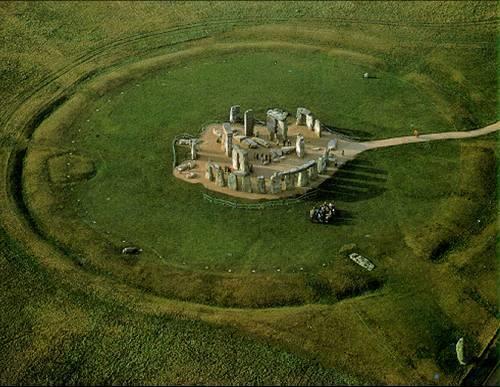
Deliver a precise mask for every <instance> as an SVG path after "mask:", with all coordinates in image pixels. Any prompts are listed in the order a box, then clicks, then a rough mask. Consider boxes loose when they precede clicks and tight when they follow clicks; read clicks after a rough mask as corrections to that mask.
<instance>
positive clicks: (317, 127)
mask: <svg viewBox="0 0 500 387" xmlns="http://www.w3.org/2000/svg"><path fill="white" fill-rule="evenodd" d="M314 134H315V135H316V137H321V122H320V121H319V120H318V119H316V120H314Z"/></svg>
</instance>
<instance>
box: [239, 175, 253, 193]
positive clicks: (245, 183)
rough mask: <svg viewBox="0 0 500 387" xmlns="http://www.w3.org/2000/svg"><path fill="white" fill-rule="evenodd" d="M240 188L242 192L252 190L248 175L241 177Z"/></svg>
mask: <svg viewBox="0 0 500 387" xmlns="http://www.w3.org/2000/svg"><path fill="white" fill-rule="evenodd" d="M241 190H242V191H244V192H252V179H251V178H250V176H249V175H245V176H243V177H242V178H241Z"/></svg>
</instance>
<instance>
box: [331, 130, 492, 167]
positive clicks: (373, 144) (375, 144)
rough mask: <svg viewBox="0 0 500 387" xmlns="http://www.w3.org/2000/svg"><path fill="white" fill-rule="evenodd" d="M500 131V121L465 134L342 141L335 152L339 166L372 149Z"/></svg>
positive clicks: (462, 137)
mask: <svg viewBox="0 0 500 387" xmlns="http://www.w3.org/2000/svg"><path fill="white" fill-rule="evenodd" d="M499 130H500V121H497V122H495V123H494V124H491V125H488V126H485V127H484V128H481V129H475V130H469V131H466V132H465V131H464V132H442V133H431V134H422V135H419V136H403V137H393V138H387V139H383V140H374V141H365V142H354V141H347V140H341V139H340V140H339V146H338V150H337V151H336V152H335V156H337V158H338V162H339V164H343V163H345V162H346V161H349V160H352V159H354V158H355V157H356V156H357V155H359V154H360V153H362V152H364V151H367V150H370V149H377V148H386V147H390V146H396V145H404V144H414V143H419V142H428V141H436V140H459V139H465V138H472V137H479V136H484V135H486V134H490V133H494V132H497V131H499ZM342 152H343V154H342Z"/></svg>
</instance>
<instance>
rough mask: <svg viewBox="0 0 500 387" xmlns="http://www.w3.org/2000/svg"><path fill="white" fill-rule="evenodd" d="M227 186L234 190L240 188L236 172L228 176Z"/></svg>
mask: <svg viewBox="0 0 500 387" xmlns="http://www.w3.org/2000/svg"><path fill="white" fill-rule="evenodd" d="M227 186H228V187H229V188H230V189H232V190H233V191H237V190H238V178H237V177H236V175H235V174H234V173H230V174H229V176H228V177H227Z"/></svg>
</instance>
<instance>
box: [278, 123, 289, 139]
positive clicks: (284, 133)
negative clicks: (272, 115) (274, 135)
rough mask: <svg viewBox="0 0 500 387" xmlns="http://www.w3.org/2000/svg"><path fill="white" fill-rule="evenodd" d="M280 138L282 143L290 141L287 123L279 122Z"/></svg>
mask: <svg viewBox="0 0 500 387" xmlns="http://www.w3.org/2000/svg"><path fill="white" fill-rule="evenodd" d="M278 137H279V138H280V140H281V141H286V140H288V124H287V122H286V121H284V120H283V121H278Z"/></svg>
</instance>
